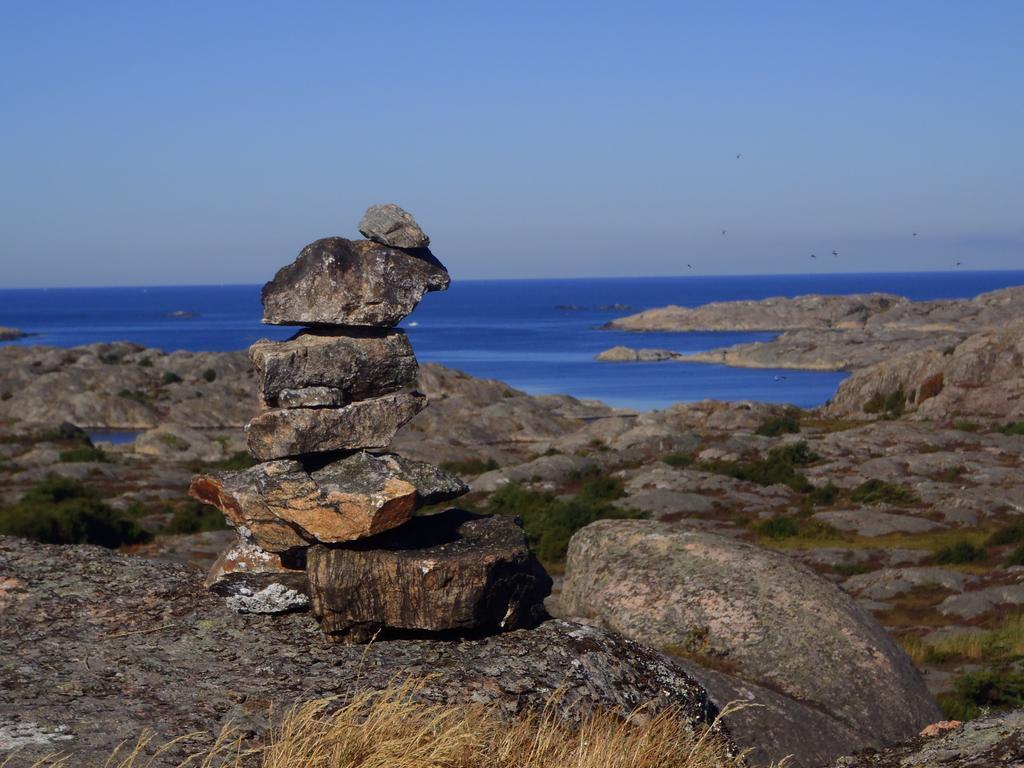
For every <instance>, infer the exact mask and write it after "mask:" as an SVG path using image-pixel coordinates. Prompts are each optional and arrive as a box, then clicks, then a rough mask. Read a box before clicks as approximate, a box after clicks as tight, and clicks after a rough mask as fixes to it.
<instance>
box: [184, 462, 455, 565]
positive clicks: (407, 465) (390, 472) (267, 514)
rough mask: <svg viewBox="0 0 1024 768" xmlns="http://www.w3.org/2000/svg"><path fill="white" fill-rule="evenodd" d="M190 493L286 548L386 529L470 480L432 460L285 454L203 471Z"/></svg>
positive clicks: (264, 540) (264, 543)
mask: <svg viewBox="0 0 1024 768" xmlns="http://www.w3.org/2000/svg"><path fill="white" fill-rule="evenodd" d="M191 492H192V495H193V496H195V497H196V498H197V499H199V500H200V501H205V502H207V503H209V504H214V505H215V506H217V507H218V508H219V509H221V510H222V511H223V512H224V513H225V515H226V516H227V518H228V521H229V522H230V523H231V524H232V525H234V526H235V527H236V528H238V529H239V530H240V531H241V532H242V533H243V535H245V536H247V537H248V538H251V539H252V541H253V542H254V543H255V544H257V545H258V546H259V547H260V548H262V549H265V550H267V551H269V552H283V551H286V550H288V549H291V548H294V547H297V546H306V545H308V544H309V543H311V542H315V541H319V542H324V543H338V542H345V541H353V540H355V539H360V538H364V537H367V536H373V535H375V534H378V533H381V532H383V531H387V530H389V529H391V528H394V527H396V526H399V525H401V524H402V523H404V522H406V521H407V520H408V519H409V518H410V517H411V516H412V513H413V512H414V511H415V509H416V507H417V506H418V505H420V504H421V503H434V502H436V501H446V500H449V499H453V498H456V497H457V496H460V495H462V494H463V493H465V492H466V486H465V484H464V483H462V482H461V481H459V480H458V479H456V478H453V477H452V476H451V475H449V474H448V473H446V472H443V471H442V470H440V469H438V468H437V467H432V466H430V465H429V464H423V463H421V462H413V461H408V460H405V459H399V458H398V457H394V456H390V455H385V456H374V455H373V454H369V453H363V452H358V453H354V454H352V455H350V456H346V457H344V458H342V459H338V460H334V461H328V462H327V463H324V464H322V465H310V466H308V467H307V466H304V465H303V464H302V463H300V462H298V461H294V460H287V459H286V460H280V461H270V462H266V463H264V464H258V465H257V466H255V467H252V468H250V469H246V470H241V471H230V472H217V473H213V474H210V475H199V476H197V477H196V478H195V479H193V481H192V489H191ZM286 534H290V535H286Z"/></svg>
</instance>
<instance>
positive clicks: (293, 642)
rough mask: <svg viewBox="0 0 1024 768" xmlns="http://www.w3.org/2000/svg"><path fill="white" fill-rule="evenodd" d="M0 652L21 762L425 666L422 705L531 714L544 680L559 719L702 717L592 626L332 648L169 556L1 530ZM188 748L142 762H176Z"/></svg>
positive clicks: (705, 712) (542, 697)
mask: <svg viewBox="0 0 1024 768" xmlns="http://www.w3.org/2000/svg"><path fill="white" fill-rule="evenodd" d="M0 653H2V655H3V658H4V664H2V665H0V724H4V725H7V724H13V726H14V727H15V728H19V727H20V728H22V730H23V731H26V732H28V731H31V733H33V734H36V735H39V736H40V739H39V740H38V741H37V742H35V743H32V744H29V745H26V746H25V747H24V752H23V753H22V754H20V755H19V760H23V761H25V762H26V763H27V764H31V762H32V759H34V758H38V757H41V756H42V755H44V754H46V753H50V752H53V751H54V750H58V749H59V750H62V751H64V752H67V753H69V754H70V756H71V760H70V761H69V763H68V764H69V765H103V764H104V761H105V760H106V758H107V757H108V756H109V754H110V752H111V751H112V750H113V748H114V747H115V746H116V745H117V744H119V743H120V742H122V741H130V742H132V743H134V741H135V739H136V737H137V736H138V735H139V734H140V733H141V732H142V731H144V730H152V731H153V732H154V733H155V742H156V743H163V742H165V741H167V740H169V739H171V738H175V737H179V736H183V735H185V734H189V733H200V734H209V733H211V732H216V731H218V730H219V729H220V728H221V727H222V726H224V725H226V724H227V723H233V724H234V725H235V726H237V727H238V728H239V729H240V730H241V731H242V732H246V731H251V732H252V733H253V734H254V738H256V739H258V738H259V736H260V735H261V734H264V733H266V732H267V730H268V728H269V727H270V725H271V718H270V709H271V707H274V709H275V711H277V712H281V711H283V710H284V709H286V708H287V707H288V706H290V705H291V704H293V703H295V702H296V701H299V700H308V699H314V698H319V697H324V696H332V695H339V694H340V695H344V694H348V693H352V692H354V691H357V690H360V689H364V690H365V689H370V690H374V689H380V688H384V687H386V686H388V685H389V684H390V683H393V681H394V680H395V679H396V678H400V679H406V678H407V677H408V676H412V677H415V678H419V677H428V676H429V677H428V679H427V682H426V686H425V688H424V689H423V691H422V696H423V697H424V698H425V699H427V700H430V701H437V702H448V701H451V702H466V703H468V702H481V703H484V704H486V705H489V706H493V707H495V708H496V709H497V711H498V712H500V713H504V714H507V715H509V716H512V715H515V714H518V713H521V712H523V711H527V710H533V711H536V710H538V709H539V708H540V707H542V706H543V705H544V703H545V701H546V700H547V699H548V698H549V697H550V695H551V694H552V693H553V692H554V691H555V690H556V689H558V690H560V691H561V695H560V696H559V697H558V698H557V704H556V705H555V707H556V709H555V711H556V712H558V713H559V714H560V715H562V716H563V717H565V718H567V719H568V720H569V721H570V722H578V719H579V717H580V716H581V715H582V714H584V713H587V712H589V711H592V710H593V709H594V708H603V709H612V710H618V711H621V712H624V713H625V712H629V711H630V710H632V709H634V708H635V707H637V706H640V705H643V704H645V703H650V704H651V705H652V706H653V708H654V709H655V710H660V709H663V708H665V707H670V706H671V707H678V708H679V710H680V712H682V713H683V715H684V716H685V717H687V718H688V719H689V721H690V722H692V723H693V724H694V725H695V726H696V725H698V724H701V723H704V722H706V721H707V719H708V718H709V717H713V716H714V714H715V710H714V708H713V707H711V706H710V705H709V704H708V701H707V697H706V696H705V694H704V692H703V690H702V689H701V688H700V686H698V685H697V684H695V683H694V682H693V680H692V679H691V678H690V677H689V676H688V675H686V674H685V673H684V672H683V671H682V670H681V669H680V668H679V667H678V666H676V665H675V664H674V663H673V662H672V661H671V660H669V659H668V658H666V657H665V656H663V655H661V654H659V653H656V652H654V651H651V650H649V649H647V648H644V647H642V646H640V645H638V644H637V643H634V642H631V641H629V640H626V639H624V638H621V637H618V636H616V635H612V634H609V633H606V632H604V631H602V630H599V629H593V628H589V627H582V626H579V625H577V624H572V623H570V622H561V621H548V622H545V623H544V624H542V625H541V626H540V627H538V628H537V629H534V630H529V631H527V630H521V631H515V632H507V633H503V634H500V635H496V636H493V637H489V638H486V639H483V640H473V641H466V640H463V641H443V642H442V641H436V640H422V639H419V640H395V641H383V640H378V641H377V642H375V643H373V644H371V645H369V646H346V645H337V644H331V643H328V642H327V641H326V640H325V639H324V638H323V637H322V636H321V634H320V631H319V629H318V628H317V625H316V622H315V621H314V620H313V618H312V617H311V616H310V615H309V614H308V613H291V614H286V615H282V616H267V615H262V614H237V613H234V612H232V611H227V610H225V609H224V603H223V601H222V600H221V599H220V598H218V597H217V596H215V595H212V594H210V593H209V592H208V591H207V590H206V589H205V588H204V587H203V584H202V577H201V576H200V575H199V574H197V573H195V572H194V571H190V570H188V569H186V568H185V567H182V566H177V565H173V564H169V563H166V562H159V561H155V560H148V559H145V558H141V557H133V556H129V555H122V554H118V553H115V552H111V551H109V550H105V549H101V548H99V547H88V546H68V547H59V546H49V545H43V544H35V543H33V542H29V541H25V540H23V539H15V538H11V537H0ZM203 743H204V741H203V739H202V738H200V739H190V740H188V741H187V742H185V743H181V744H178V745H176V746H175V747H174V748H173V749H172V750H170V751H169V752H167V753H165V754H163V755H161V756H160V757H158V758H157V759H156V760H155V761H154V762H153V763H152V765H153V766H154V768H157V767H159V768H164V767H165V766H171V765H177V763H178V762H179V761H180V760H181V759H183V758H184V757H185V755H186V754H190V753H191V752H193V751H197V750H198V749H199V748H200V747H201V746H202V744H203ZM3 757H6V754H4V753H0V759H2V758H3ZM146 764H147V765H149V764H150V763H146Z"/></svg>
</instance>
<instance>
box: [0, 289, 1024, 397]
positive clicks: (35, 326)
mask: <svg viewBox="0 0 1024 768" xmlns="http://www.w3.org/2000/svg"><path fill="white" fill-rule="evenodd" d="M1022 283H1024V271H1015V272H953V273H926V274H922V273H914V274H858V275H785V276H782V275H780V276H756V277H676V278H609V279H579V280H502V281H456V282H455V283H454V284H453V285H452V287H451V289H450V290H449V291H448V292H447V293H439V294H430V295H428V296H426V297H425V298H424V300H423V302H422V303H421V304H420V306H419V307H418V308H417V310H416V311H415V312H414V313H413V314H412V315H411V316H410V317H409V318H408V319H407V320H406V322H405V323H404V326H405V327H406V329H407V330H408V332H409V335H410V338H411V340H412V342H413V345H414V347H415V349H416V354H417V357H418V358H419V359H420V360H421V361H423V362H440V363H444V364H446V365H450V366H452V367H455V368H460V369H462V370H464V371H466V372H468V373H471V374H473V375H474V376H483V377H488V378H496V379H501V380H503V381H506V382H508V383H509V384H511V385H513V386H515V387H518V388H520V389H524V390H526V391H527V392H530V393H534V394H542V393H558V392H564V393H568V394H571V395H575V396H577V397H586V398H598V399H601V400H604V401H605V402H607V403H611V404H613V405H622V406H629V407H634V408H642V409H647V408H655V407H663V406H665V405H669V404H671V403H673V402H679V401H692V400H700V399H703V398H708V397H713V398H719V399H729V400H739V399H750V400H763V401H769V402H787V403H793V404H795V405H801V406H813V405H819V404H821V403H823V402H825V400H827V399H828V398H829V397H831V396H832V394H833V393H834V392H835V389H836V387H837V386H838V384H839V382H840V381H841V380H842V379H843V377H844V375H843V374H838V373H818V372H800V371H786V372H784V375H785V376H786V378H785V379H782V380H779V381H776V380H775V377H776V375H778V374H779V372H778V371H774V370H746V369H738V368H726V367H725V366H719V365H707V364H696V363H598V362H595V361H594V359H593V358H594V355H596V354H597V353H598V352H600V351H601V350H604V349H607V348H608V347H612V346H615V345H617V344H624V345H627V346H634V347H665V348H669V349H673V350H676V351H680V352H687V351H696V350H706V349H711V348H713V347H720V346H725V345H728V344H735V343H739V342H744V341H756V340H766V339H770V338H771V337H772V334H770V333H650V334H631V333H625V332H619V331H602V330H599V329H598V327H599V326H600V325H601V324H603V323H604V322H606V321H608V320H610V319H612V318H615V317H620V316H622V315H626V314H630V313H631V312H636V311H640V310H642V309H648V308H651V307H658V306H663V305H665V304H680V305H684V306H696V305H699V304H704V303H706V302H709V301H727V300H730V299H761V298H765V297H768V296H798V295H801V294H805V293H828V294H844V293H859V292H866V291H887V292H890V293H895V294H899V295H902V296H907V297H909V298H912V299H919V300H920V299H938V298H966V297H971V296H975V295H977V294H978V293H981V292H983V291H989V290H994V289H996V288H1003V287H1006V286H1009V285H1019V284H1022ZM613 304H623V305H628V306H629V307H630V309H629V310H614V309H601V307H605V306H608V305H613ZM559 305H562V306H577V307H581V308H582V309H573V310H569V309H559V308H557V307H558V306H559ZM176 311H186V312H190V313H195V315H196V316H195V317H191V318H174V317H169V316H168V315H169V313H173V312H176ZM259 320H260V301H259V287H258V286H201V287H195V286H190V287H156V288H79V289H49V290H0V326H14V327H17V328H21V329H22V330H25V331H32V332H34V333H38V334H39V335H38V336H34V337H30V338H28V339H24V340H22V341H20V342H13V343H25V344H52V345H56V346H74V345H77V344H87V343H91V342H96V341H116V340H128V341H135V342H138V343H140V344H145V345H146V346H152V347H159V348H161V349H164V350H167V351H172V350H176V349H186V350H194V351H197V350H209V351H225V350H235V349H243V348H245V347H247V346H249V345H250V344H251V343H252V342H254V341H255V340H256V339H258V338H261V337H269V338H273V339H284V338H287V337H288V336H290V335H291V334H292V333H294V331H295V329H294V328H275V327H271V326H264V325H261V324H260V321H259Z"/></svg>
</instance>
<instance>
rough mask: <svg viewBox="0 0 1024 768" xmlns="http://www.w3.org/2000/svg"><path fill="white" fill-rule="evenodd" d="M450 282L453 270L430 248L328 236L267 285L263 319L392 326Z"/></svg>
mask: <svg viewBox="0 0 1024 768" xmlns="http://www.w3.org/2000/svg"><path fill="white" fill-rule="evenodd" d="M448 283H449V278H448V271H447V270H446V269H445V268H444V266H443V265H442V264H441V262H439V261H438V260H437V259H435V258H434V255H433V254H432V253H431V252H430V251H429V250H427V249H426V248H419V249H415V250H404V249H400V248H392V247H389V246H386V245H381V244H380V243H375V242H372V241H370V240H346V239H344V238H342V237H328V238H325V239H323V240H317V241H316V242H314V243H310V244H309V245H307V246H306V247H305V248H303V249H302V252H301V253H300V254H299V257H298V258H297V259H296V260H295V261H294V262H293V263H292V264H289V265H288V266H287V267H282V268H281V270H280V271H279V272H278V273H277V275H276V276H275V277H274V279H273V280H271V281H270V282H269V283H267V284H266V285H265V286H264V287H263V322H265V323H270V324H271V325H337V326H348V325H361V326H373V327H390V326H393V325H396V324H397V323H398V322H399V321H400V320H401V319H402V318H404V317H405V316H406V315H408V314H409V313H410V312H412V311H413V310H414V309H415V308H416V305H417V304H419V302H420V299H422V298H423V295H424V294H425V293H427V292H428V291H443V290H445V289H447V288H448Z"/></svg>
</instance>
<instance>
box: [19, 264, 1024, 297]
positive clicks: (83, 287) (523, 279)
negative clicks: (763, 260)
mask: <svg viewBox="0 0 1024 768" xmlns="http://www.w3.org/2000/svg"><path fill="white" fill-rule="evenodd" d="M1014 272H1019V273H1021V274H1024V267H1021V268H1019V269H1009V268H1007V269H939V270H924V269H911V270H900V271H880V272H874V271H871V272H868V271H864V272H749V273H743V274H733V273H729V274H721V273H717V274H703V273H700V274H694V273H682V274H674V275H664V274H663V275H600V276H580V277H473V278H469V277H467V278H460V279H458V280H455V279H453V280H452V282H453V283H515V282H524V283H525V282H569V281H575V280H665V279H681V278H683V279H706V278H716V279H730V278H737V279H741V278H750V277H863V276H866V275H948V274H966V275H970V274H992V273H1014ZM264 284H265V283H259V282H256V283H150V284H142V283H135V284H125V285H109V284H108V285H39V286H19V287H14V288H0V293H4V292H12V291H88V290H133V289H136V290H148V289H150V288H249V287H253V286H261V285H264Z"/></svg>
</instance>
